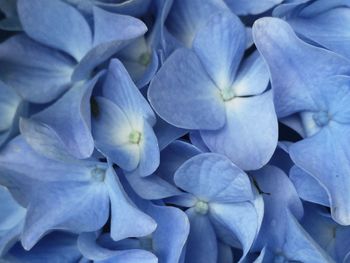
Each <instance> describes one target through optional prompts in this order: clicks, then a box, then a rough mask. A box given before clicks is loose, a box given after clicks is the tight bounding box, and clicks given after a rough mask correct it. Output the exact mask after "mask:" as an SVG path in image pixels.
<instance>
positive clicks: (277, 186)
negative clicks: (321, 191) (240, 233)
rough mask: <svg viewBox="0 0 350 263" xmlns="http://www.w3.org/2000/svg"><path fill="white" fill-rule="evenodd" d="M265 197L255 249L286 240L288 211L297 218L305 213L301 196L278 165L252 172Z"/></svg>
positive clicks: (277, 244) (279, 244)
mask: <svg viewBox="0 0 350 263" xmlns="http://www.w3.org/2000/svg"><path fill="white" fill-rule="evenodd" d="M252 173H253V176H254V179H255V181H256V182H257V185H258V186H259V189H260V190H261V191H262V192H263V197H264V207H265V213H264V219H263V223H262V227H261V229H260V231H259V236H258V239H257V241H256V243H255V245H254V250H256V249H262V248H263V247H264V246H265V245H266V244H268V245H269V246H271V247H273V248H278V247H279V246H281V244H282V243H283V242H284V239H285V236H284V233H285V231H288V230H286V226H285V223H284V222H285V221H284V220H285V218H286V217H287V215H286V211H291V213H293V215H295V216H296V217H297V218H301V217H302V215H303V206H302V203H301V200H300V199H299V196H298V194H297V192H296V190H295V188H294V186H293V184H292V182H291V181H290V180H289V178H288V177H287V175H286V174H285V173H284V172H283V171H282V170H280V169H279V168H277V167H274V166H265V167H264V168H263V169H260V170H258V171H254V172H252Z"/></svg>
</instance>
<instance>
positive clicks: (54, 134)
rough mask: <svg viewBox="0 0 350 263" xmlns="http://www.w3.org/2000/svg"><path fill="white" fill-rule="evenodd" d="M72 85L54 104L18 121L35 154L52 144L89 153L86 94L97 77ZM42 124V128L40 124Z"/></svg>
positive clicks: (78, 155)
mask: <svg viewBox="0 0 350 263" xmlns="http://www.w3.org/2000/svg"><path fill="white" fill-rule="evenodd" d="M98 77H99V76H97V77H95V78H94V79H93V80H91V81H89V82H86V83H77V84H75V85H74V86H73V87H72V88H71V89H70V90H69V91H68V92H67V93H66V94H64V95H63V96H62V97H61V98H60V99H59V100H57V101H56V102H55V103H54V104H52V105H51V106H49V107H48V108H46V109H45V110H43V111H41V112H39V113H37V114H35V115H34V116H32V117H31V119H30V120H31V121H24V122H21V127H20V128H21V133H22V135H23V136H24V137H25V138H26V140H27V142H28V143H29V144H30V145H31V146H32V147H33V148H34V149H35V150H36V151H38V152H39V153H42V154H44V155H45V154H46V153H47V152H48V151H51V149H52V148H53V147H52V146H53V145H60V144H63V145H62V147H61V148H65V149H66V150H67V152H68V153H70V154H71V155H72V156H74V157H76V158H79V159H83V158H88V157H90V156H91V154H92V152H93V150H94V141H93V138H92V135H91V131H90V126H91V121H90V119H91V117H90V96H91V92H92V89H93V88H94V86H95V83H96V82H97V80H98ZM43 126H44V127H43Z"/></svg>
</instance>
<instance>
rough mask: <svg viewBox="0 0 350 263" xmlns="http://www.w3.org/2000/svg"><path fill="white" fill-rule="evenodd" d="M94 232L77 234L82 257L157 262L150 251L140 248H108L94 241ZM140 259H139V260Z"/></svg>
mask: <svg viewBox="0 0 350 263" xmlns="http://www.w3.org/2000/svg"><path fill="white" fill-rule="evenodd" d="M96 237H97V236H96V234H95V233H83V234H81V235H79V238H78V247H79V250H80V251H81V253H82V254H83V255H84V257H86V258H88V259H90V260H94V262H99V263H102V262H106V263H107V262H123V263H124V262H125V263H136V262H141V261H142V262H145V263H157V262H158V261H157V258H156V256H155V255H153V254H152V253H150V252H148V251H145V250H141V249H125V250H110V249H107V248H104V247H102V246H101V245H100V244H98V243H96ZM140 260H141V261H140Z"/></svg>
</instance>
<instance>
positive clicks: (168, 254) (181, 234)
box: [147, 205, 190, 263]
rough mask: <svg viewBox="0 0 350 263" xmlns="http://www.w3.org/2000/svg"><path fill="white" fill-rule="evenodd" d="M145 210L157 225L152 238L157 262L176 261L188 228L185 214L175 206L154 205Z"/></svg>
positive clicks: (174, 262)
mask: <svg viewBox="0 0 350 263" xmlns="http://www.w3.org/2000/svg"><path fill="white" fill-rule="evenodd" d="M147 212H148V213H149V215H150V216H152V217H153V218H154V220H155V221H156V222H157V225H158V227H157V229H156V231H155V232H154V233H153V234H152V239H153V248H154V250H155V254H156V255H157V257H158V260H159V262H164V263H178V262H179V259H180V256H181V252H182V250H183V248H184V246H185V243H186V240H187V236H188V234H189V230H190V224H189V221H188V218H187V216H186V214H185V213H184V212H182V211H181V210H180V209H178V208H175V207H166V206H155V205H150V206H149V208H148V209H147Z"/></svg>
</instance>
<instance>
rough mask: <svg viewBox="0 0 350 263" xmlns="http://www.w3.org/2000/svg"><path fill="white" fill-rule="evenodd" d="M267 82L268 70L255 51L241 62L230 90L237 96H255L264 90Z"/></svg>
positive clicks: (268, 77)
mask: <svg viewBox="0 0 350 263" xmlns="http://www.w3.org/2000/svg"><path fill="white" fill-rule="evenodd" d="M269 81H270V73H269V69H268V68H267V65H266V63H265V62H264V60H263V59H262V57H261V56H260V55H259V53H258V52H257V51H256V52H254V53H253V54H252V55H250V56H249V57H248V58H247V59H245V60H243V63H242V65H241V66H240V68H239V70H238V73H237V76H236V78H235V80H234V83H233V87H232V88H233V90H234V93H235V94H236V95H237V96H242V97H243V96H251V95H257V94H261V93H263V92H264V91H265V90H266V88H267V85H268V83H269Z"/></svg>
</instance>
